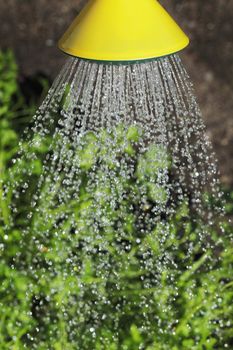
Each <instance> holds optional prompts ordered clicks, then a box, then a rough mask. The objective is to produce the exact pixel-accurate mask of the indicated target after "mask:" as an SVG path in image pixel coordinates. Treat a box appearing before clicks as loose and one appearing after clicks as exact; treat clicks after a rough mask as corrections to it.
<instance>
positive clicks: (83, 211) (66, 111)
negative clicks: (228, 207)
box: [12, 55, 222, 350]
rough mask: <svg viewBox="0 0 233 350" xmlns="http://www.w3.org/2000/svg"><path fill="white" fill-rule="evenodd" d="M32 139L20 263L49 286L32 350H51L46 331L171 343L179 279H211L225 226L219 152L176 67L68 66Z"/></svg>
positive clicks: (83, 345) (17, 185) (83, 338)
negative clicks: (131, 335)
mask: <svg viewBox="0 0 233 350" xmlns="http://www.w3.org/2000/svg"><path fill="white" fill-rule="evenodd" d="M26 132H27V137H28V139H29V140H30V147H29V148H27V149H25V144H24V143H23V142H22V144H21V151H20V154H19V156H18V158H17V159H15V163H16V166H15V168H14V169H15V170H14V172H13V173H12V178H13V181H14V196H15V198H16V202H17V198H21V199H20V200H22V198H23V197H24V196H31V203H32V205H31V208H30V211H29V212H27V213H25V215H26V216H27V220H26V221H27V222H28V224H25V225H24V227H23V228H22V231H23V237H24V238H23V239H22V240H21V252H20V253H19V254H18V255H17V256H16V258H15V261H14V263H15V264H16V265H17V264H19V263H20V266H21V268H22V269H25V271H27V274H31V275H32V277H33V278H34V279H35V280H36V283H38V284H44V285H46V284H47V285H48V288H47V292H46V295H45V296H41V295H39V296H35V305H36V306H35V305H34V306H35V310H37V311H35V312H38V313H39V314H40V315H41V316H40V317H41V318H43V324H41V325H40V326H39V331H38V332H39V333H40V336H38V334H36V335H35V334H33V333H30V332H28V339H29V340H28V341H31V348H36V349H37V348H38V347H37V346H39V345H38V344H43V341H44V342H45V341H46V339H47V341H48V338H49V335H48V332H47V331H46V329H48V327H49V330H50V334H53V333H56V332H58V329H61V328H62V327H63V328H62V329H63V331H64V334H66V336H67V337H68V338H67V339H68V340H67V342H69V344H76V346H77V344H78V347H76V349H88V350H90V349H94V348H96V349H97V345H96V344H97V343H98V342H99V343H98V344H100V345H99V347H98V349H107V348H108V349H110V346H111V344H113V343H114V342H115V343H114V344H119V345H118V346H119V349H120V348H121V349H128V348H127V347H126V345H124V346H125V347H123V345H121V344H123V340H122V337H123V334H122V330H121V329H122V324H123V325H125V327H126V328H127V327H130V326H131V325H132V324H135V325H136V326H135V327H137V328H136V329H137V330H138V332H139V333H140V334H147V335H148V334H149V336H148V339H149V338H150V339H152V338H153V337H154V336H156V337H157V339H159V337H162V336H163V334H164V333H165V334H172V333H173V332H174V329H175V327H176V322H178V321H176V320H177V318H178V313H179V312H178V309H179V307H178V304H177V306H176V307H175V308H172V306H171V305H174V304H175V303H176V301H177V300H178V298H179V295H178V290H179V283H181V282H180V276H183V275H184V272H185V273H186V278H188V277H187V276H188V274H191V273H192V271H194V270H195V268H196V269H198V268H202V269H206V271H208V269H211V266H212V265H213V264H214V263H215V261H216V260H217V259H218V257H217V253H216V246H218V240H219V242H220V241H221V234H220V236H219V239H217V240H216V239H214V238H213V237H212V236H211V232H212V231H211V230H212V229H213V228H216V227H218V226H219V221H220V218H221V216H222V208H221V207H219V206H218V205H217V203H218V202H219V200H220V197H221V192H220V191H219V183H218V176H217V175H218V174H217V170H216V163H215V159H214V154H213V152H212V149H211V145H210V142H209V140H208V138H207V136H206V134H205V127H204V125H203V121H202V117H201V114H200V111H199V108H198V105H197V103H196V101H195V98H194V95H193V91H192V85H191V83H190V80H189V77H188V75H187V73H186V71H185V69H184V68H183V65H182V63H181V61H180V58H179V57H178V56H177V55H172V56H169V57H166V58H163V59H161V60H156V61H153V62H145V63H135V64H130V65H113V64H99V63H94V62H88V61H85V60H79V59H77V58H69V59H68V61H67V63H66V65H65V66H64V68H63V69H62V71H61V73H60V74H59V76H58V77H57V79H56V81H55V82H54V84H53V86H52V88H51V89H50V91H49V93H48V96H47V98H46V100H45V101H44V103H43V104H42V106H41V107H40V109H39V110H38V112H37V114H36V116H35V118H34V121H33V125H32V127H30V128H28V130H27V131H26ZM27 147H28V146H27ZM42 150H43V152H42ZM45 150H46V151H45ZM42 153H43V154H45V155H43V157H42V156H41V154H42ZM41 158H43V165H42V168H41V165H40V162H39V160H38V159H41ZM26 165H28V166H26ZM22 168H25V178H26V177H27V178H28V181H25V178H24V181H23V183H22V182H20V181H17V171H19V169H20V171H22ZM17 169H18V170H17ZM38 175H40V176H38ZM33 179H34V180H33ZM32 181H34V182H35V185H34V187H33V188H34V190H33V191H32V190H31V185H30V184H31V182H32ZM29 188H30V191H29V190H28V189H29ZM210 197H211V198H212V203H213V202H214V203H215V205H210V201H209V198H210ZM12 212H13V213H14V216H15V217H17V209H16V207H15V208H14V207H12ZM29 227H30V229H29ZM210 251H211V252H212V253H209V252H210ZM30 252H31V253H32V254H34V256H33V257H32V254H30ZM34 252H37V253H36V254H35V253H34ZM195 261H196V263H197V264H199V265H198V266H196V267H195V266H193V262H195ZM22 266H23V267H22ZM193 269H194V270H193ZM182 278H183V277H182ZM61 281H62V284H61ZM195 283H198V282H197V281H196V282H195V281H193V285H192V284H190V285H189V287H188V288H189V290H188V291H187V293H189V295H190V298H192V293H193V288H194V285H195ZM165 284H166V285H168V286H169V285H171V286H172V288H171V289H170V290H169V293H168V295H166V297H165V295H164V294H162V291H163V287H164V285H165ZM62 290H63V291H64V292H63V293H61V291H62ZM61 295H62V297H61ZM165 299H166V300H165ZM47 304H49V307H47V306H46V305H47ZM38 310H39V311H38ZM45 310H47V311H45ZM48 310H49V311H48ZM174 310H175V311H174ZM164 315H169V317H165V316H164ZM132 327H133V326H131V332H133V331H135V332H136V330H135V329H134V328H132ZM132 329H133V330H132ZM157 330H159V331H158V332H157ZM43 332H44V333H45V332H47V333H46V334H47V336H46V337H47V338H46V339H43V336H42V335H41V334H42V333H43ZM156 332H157V333H156ZM217 332H218V331H217V330H216V333H217ZM60 336H61V334H60ZM135 337H136V335H135ZM38 339H40V341H41V343H40V342H39V340H38ZM196 341H197V343H198V341H199V340H198V338H197V339H196ZM67 344H68V343H67ZM101 344H102V345H101ZM138 344H140V341H139V343H138ZM148 344H150V340H148ZM66 346H68V345H66ZM101 346H102V347H101ZM138 346H139V347H138V348H140V349H145V348H146V344H141V345H138ZM64 349H65V347H64ZM67 349H68V347H67ZM72 349H73V348H72ZM111 349H117V348H114V347H112V348H111ZM130 349H131V348H130ZM153 349H154V348H153ZM164 349H165V348H164ZM166 349H167V348H166Z"/></svg>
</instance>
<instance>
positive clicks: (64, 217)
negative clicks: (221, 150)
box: [0, 53, 233, 350]
mask: <svg viewBox="0 0 233 350" xmlns="http://www.w3.org/2000/svg"><path fill="white" fill-rule="evenodd" d="M0 57H2V58H1V60H0V69H2V70H3V71H4V72H5V74H6V77H5V75H4V74H3V75H2V76H3V77H4V79H3V80H2V83H1V84H2V85H0V86H3V93H2V96H4V98H3V99H2V101H4V102H3V106H7V108H6V107H4V108H3V109H2V110H3V112H2V114H1V119H0V123H1V129H0V133H1V136H2V137H1V149H0V159H1V166H0V181H1V182H0V185H1V192H0V207H1V211H0V225H1V226H0V237H1V241H0V253H1V259H0V261H1V263H0V282H1V283H0V286H1V287H0V309H1V313H0V348H1V349H3V350H5V349H6V350H8V349H15V350H21V349H38V350H47V349H54V350H63V349H65V350H69V349H70V350H72V349H75V350H76V349H80V350H81V349H82V350H84V349H88V350H89V349H96V350H102V349H103V350H104V349H106V350H118V349H122V350H136V349H143V350H214V349H216V350H223V349H224V348H226V346H228V348H229V349H230V346H231V345H232V341H233V339H232V323H231V315H232V312H233V310H232V296H233V289H232V276H231V273H230V269H231V268H232V264H233V249H232V245H231V244H230V242H231V239H232V237H231V235H232V232H231V227H230V225H229V224H228V223H227V222H225V223H224V229H225V235H223V236H221V237H219V233H218V232H215V231H214V230H212V231H211V232H209V237H211V241H212V244H211V247H210V246H209V245H208V244H207V242H206V244H205V242H201V241H200V239H199V236H198V234H199V232H200V230H201V227H200V225H201V224H202V222H201V221H200V220H199V218H197V217H196V216H193V215H194V214H193V213H191V212H190V207H189V204H188V201H186V200H183V201H182V202H181V203H177V206H176V208H175V211H174V212H173V213H171V214H170V215H169V216H168V217H164V212H163V208H165V207H166V206H167V205H168V197H169V194H168V188H167V186H166V184H165V183H163V182H161V181H160V180H159V177H158V173H159V172H164V173H165V174H167V175H169V172H170V168H171V159H170V158H169V156H168V154H167V152H166V151H165V149H164V147H162V146H161V145H151V146H150V147H148V149H147V151H145V152H143V153H139V152H138V143H139V142H140V138H141V137H143V133H142V131H141V130H140V128H139V127H137V126H136V125H134V126H128V127H124V126H123V125H118V126H117V127H116V128H115V129H113V130H111V131H108V130H106V129H104V128H103V129H101V130H100V131H99V133H98V135H96V134H94V133H92V132H89V133H87V134H85V135H83V137H81V139H80V148H78V149H75V150H72V149H70V150H71V151H74V152H73V153H72V154H73V156H72V157H71V158H70V160H67V159H66V158H67V157H66V154H64V155H62V154H61V155H60V156H61V157H62V156H64V159H61V160H63V161H64V162H66V165H67V166H69V165H70V164H71V163H72V164H73V162H76V163H77V164H78V165H77V169H78V170H77V171H78V174H79V179H80V185H79V188H78V189H74V188H73V187H72V186H70V187H69V186H68V187H67V188H66V193H65V195H66V197H65V198H64V193H63V187H62V186H61V184H62V183H63V182H64V180H65V181H66V180H67V179H66V174H65V173H62V172H61V174H60V175H59V176H57V177H56V181H55V180H54V174H53V173H52V174H50V173H49V171H48V172H47V173H46V176H45V181H44V182H42V184H41V185H40V188H39V189H40V195H39V199H38V205H37V208H33V207H32V205H31V204H32V201H33V193H34V192H35V189H36V188H37V184H38V181H39V178H40V175H41V174H42V164H43V160H44V157H45V155H46V154H47V153H48V152H49V147H50V148H54V147H55V146H56V145H60V144H62V140H59V139H57V138H56V139H55V140H54V144H53V142H51V138H50V137H49V136H48V137H46V138H42V139H41V138H40V136H39V135H36V136H35V135H34V136H33V135H32V136H31V138H29V139H25V138H23V139H22V141H21V145H20V147H19V146H18V144H19V137H20V135H19V134H20V130H19V129H15V127H14V125H13V123H12V120H13V119H14V116H15V111H14V104H13V105H12V101H13V100H14V99H15V98H16V99H17V97H16V96H19V97H18V98H19V100H20V101H23V100H24V99H23V97H22V96H21V97H20V92H19V86H18V84H17V69H16V66H15V64H14V60H13V57H12V55H11V54H9V53H7V54H6V55H3V54H2V56H0ZM8 84H9V85H10V87H8ZM20 108H21V109H22V108H23V107H22V105H21V107H20ZM26 109H27V108H26ZM6 135H7V136H6ZM109 144H111V145H112V147H109ZM67 147H68V148H69V145H68V144H67ZM19 148H20V150H21V156H20V157H17V156H16V155H17V152H18V150H19ZM68 150H69V149H68ZM15 158H16V162H14V161H13V159H15ZM119 162H120V166H119ZM106 174H109V176H108V175H106ZM25 184H26V186H25ZM51 189H52V190H53V191H51ZM77 190H78V191H79V192H78V195H77V194H76V191H77ZM60 198H62V199H63V201H62V203H61V201H60ZM110 199H111V201H110ZM232 199H233V196H232V194H231V195H230V196H229V198H227V206H226V207H227V210H228V213H229V215H230V214H232ZM210 200H211V199H210ZM155 213H156V214H155ZM28 214H30V215H29V216H27V215H28ZM119 223H120V224H119ZM94 228H95V230H94ZM96 228H97V229H96ZM190 245H191V246H192V247H193V248H192V249H191V250H189V247H190ZM216 256H217V257H216ZM145 320H146V321H147V325H146V327H145ZM143 327H144V328H143Z"/></svg>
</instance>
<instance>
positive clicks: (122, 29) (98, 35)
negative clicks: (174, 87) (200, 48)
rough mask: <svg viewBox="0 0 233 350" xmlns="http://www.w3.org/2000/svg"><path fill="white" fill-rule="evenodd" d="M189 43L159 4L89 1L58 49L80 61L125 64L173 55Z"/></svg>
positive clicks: (133, 0) (144, 0)
mask: <svg viewBox="0 0 233 350" xmlns="http://www.w3.org/2000/svg"><path fill="white" fill-rule="evenodd" d="M188 43H189V39H188V37H187V36H186V35H185V34H184V32H183V31H182V30H181V28H180V27H179V26H178V25H177V24H176V22H175V21H174V20H173V19H172V18H171V17H170V15H169V14H168V13H167V12H166V10H165V9H164V8H163V7H162V6H161V5H160V4H159V2H158V1H156V0H90V1H89V2H88V4H87V5H86V6H85V7H84V9H83V10H82V11H81V13H80V14H79V16H78V17H77V18H76V19H75V20H74V22H73V23H72V24H71V26H70V27H69V28H68V30H67V31H66V33H65V34H64V35H63V37H62V38H61V39H60V41H59V48H60V49H61V50H62V51H64V52H65V53H67V54H69V55H72V56H75V57H79V58H84V59H89V60H97V61H111V62H115V61H120V62H122V61H138V60H146V59H153V58H158V57H161V56H166V55H170V54H173V53H175V52H178V51H180V50H182V49H183V48H185V47H186V46H187V45H188Z"/></svg>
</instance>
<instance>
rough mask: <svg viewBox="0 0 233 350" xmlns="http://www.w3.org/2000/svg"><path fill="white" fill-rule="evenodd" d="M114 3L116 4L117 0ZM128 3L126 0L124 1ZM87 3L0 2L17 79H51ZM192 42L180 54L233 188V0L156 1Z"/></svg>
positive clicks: (0, 42)
mask: <svg viewBox="0 0 233 350" xmlns="http://www.w3.org/2000/svg"><path fill="white" fill-rule="evenodd" d="M116 1H117V0H116ZM126 1H127V0H126ZM85 2H86V0H66V1H64V0H56V1H55V0H0V48H1V49H2V48H3V49H4V48H12V49H13V50H14V52H15V55H16V57H17V61H18V63H19V66H20V74H21V76H22V77H23V76H24V77H25V76H33V75H35V74H37V73H39V72H41V73H44V74H46V75H47V76H48V77H50V78H51V79H53V78H54V77H55V76H56V74H57V73H58V71H59V69H60V68H61V66H62V65H63V63H64V61H65V55H63V54H62V53H61V52H59V50H57V46H56V43H57V40H58V39H59V37H60V36H61V35H62V34H63V32H64V30H65V29H66V28H67V27H68V25H69V24H70V22H71V20H72V19H73V18H74V17H75V16H76V15H77V13H78V12H79V10H80V8H81V7H82V6H83V4H84V3H85ZM160 2H161V4H162V5H164V6H165V7H166V9H167V10H168V11H169V12H170V13H171V14H172V15H173V17H174V18H175V19H176V20H177V21H178V23H179V24H180V25H181V27H183V29H184V30H185V31H186V33H187V34H188V35H189V36H190V38H191V45H190V46H189V48H188V49H186V50H185V51H184V52H183V53H182V58H183V60H184V62H185V64H186V67H187V69H188V71H189V74H190V76H191V78H192V80H193V82H194V86H195V90H196V94H197V97H198V100H199V103H200V105H201V109H202V111H203V117H204V120H205V123H206V125H207V132H208V134H209V135H210V137H211V140H212V143H213V146H214V150H215V152H216V155H217V158H218V160H219V168H220V172H221V179H222V182H223V183H224V184H226V185H230V186H231V187H232V186H233V0H175V1H174V0H161V1H160Z"/></svg>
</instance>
